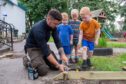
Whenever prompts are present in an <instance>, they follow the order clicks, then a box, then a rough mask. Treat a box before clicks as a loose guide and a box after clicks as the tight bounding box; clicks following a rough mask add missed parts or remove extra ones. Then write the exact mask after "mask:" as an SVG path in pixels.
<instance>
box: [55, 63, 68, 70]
mask: <svg viewBox="0 0 126 84" xmlns="http://www.w3.org/2000/svg"><path fill="white" fill-rule="evenodd" d="M57 68H58V69H59V70H60V71H61V72H63V71H65V68H67V66H65V65H63V64H59V65H58V66H57Z"/></svg>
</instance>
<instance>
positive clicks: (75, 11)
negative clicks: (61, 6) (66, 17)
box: [71, 9, 79, 16]
mask: <svg viewBox="0 0 126 84" xmlns="http://www.w3.org/2000/svg"><path fill="white" fill-rule="evenodd" d="M73 14H77V15H78V14H79V11H78V10H77V9H72V10H71V16H72V15H73Z"/></svg>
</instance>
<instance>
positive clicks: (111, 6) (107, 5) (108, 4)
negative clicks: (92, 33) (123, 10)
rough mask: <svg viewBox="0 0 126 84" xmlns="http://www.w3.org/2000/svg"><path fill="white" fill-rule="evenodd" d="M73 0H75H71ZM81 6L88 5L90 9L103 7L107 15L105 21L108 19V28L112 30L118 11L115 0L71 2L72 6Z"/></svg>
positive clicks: (78, 0)
mask: <svg viewBox="0 0 126 84" xmlns="http://www.w3.org/2000/svg"><path fill="white" fill-rule="evenodd" d="M73 1H75V0H73ZM83 6H88V7H89V8H90V9H91V11H94V10H98V9H103V10H104V11H105V13H106V16H107V21H109V22H110V23H109V25H110V30H113V29H111V28H114V27H113V26H114V21H115V18H116V16H117V14H118V13H119V11H118V4H117V3H116V2H115V0H110V1H109V0H76V1H75V3H73V5H72V8H78V9H81V7H83Z"/></svg>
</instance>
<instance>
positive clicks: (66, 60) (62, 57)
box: [61, 54, 68, 62]
mask: <svg viewBox="0 0 126 84" xmlns="http://www.w3.org/2000/svg"><path fill="white" fill-rule="evenodd" d="M61 60H63V61H64V62H68V58H67V57H66V55H65V54H63V55H61Z"/></svg>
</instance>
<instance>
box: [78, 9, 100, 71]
mask: <svg viewBox="0 0 126 84" xmlns="http://www.w3.org/2000/svg"><path fill="white" fill-rule="evenodd" d="M80 16H81V18H82V22H81V24H80V35H79V42H78V47H80V45H81V44H82V48H83V52H82V58H83V64H82V69H84V70H85V69H87V68H90V67H91V65H92V64H91V61H90V57H91V56H92V55H93V51H94V46H95V45H98V39H99V37H100V24H99V23H98V22H97V21H96V20H95V19H92V18H91V12H90V9H89V8H88V7H83V8H81V10H80ZM81 42H82V43H81Z"/></svg>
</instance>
